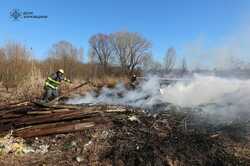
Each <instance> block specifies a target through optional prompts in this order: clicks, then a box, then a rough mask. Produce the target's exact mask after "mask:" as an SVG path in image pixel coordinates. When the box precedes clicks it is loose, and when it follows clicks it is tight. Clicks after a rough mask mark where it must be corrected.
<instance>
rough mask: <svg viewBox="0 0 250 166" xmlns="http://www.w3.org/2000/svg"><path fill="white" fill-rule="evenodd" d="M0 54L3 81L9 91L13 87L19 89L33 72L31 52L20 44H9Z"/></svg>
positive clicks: (0, 72)
mask: <svg viewBox="0 0 250 166" xmlns="http://www.w3.org/2000/svg"><path fill="white" fill-rule="evenodd" d="M0 54H1V55H0V56H1V68H2V69H1V71H0V75H1V81H2V82H3V85H4V86H5V88H6V90H7V91H8V89H9V88H11V87H17V85H18V84H19V83H20V82H21V81H22V80H24V79H25V78H26V76H27V73H28V72H29V71H30V70H31V65H30V62H31V61H30V52H29V51H27V49H26V48H25V47H24V46H23V45H21V44H19V43H15V42H9V43H7V44H6V45H5V46H4V48H3V49H2V51H1V53H0Z"/></svg>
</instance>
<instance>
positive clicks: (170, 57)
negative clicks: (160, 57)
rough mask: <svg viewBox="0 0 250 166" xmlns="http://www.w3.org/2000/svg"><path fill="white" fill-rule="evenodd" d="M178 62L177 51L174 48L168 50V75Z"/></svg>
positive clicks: (165, 61) (166, 58)
mask: <svg viewBox="0 0 250 166" xmlns="http://www.w3.org/2000/svg"><path fill="white" fill-rule="evenodd" d="M175 61H176V51H175V49H174V48H173V47H171V48H169V49H168V50H167V53H166V55H165V57H164V69H165V72H166V73H170V72H171V71H172V69H173V68H174V66H175Z"/></svg>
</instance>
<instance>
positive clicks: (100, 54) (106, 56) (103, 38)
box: [89, 34, 113, 73]
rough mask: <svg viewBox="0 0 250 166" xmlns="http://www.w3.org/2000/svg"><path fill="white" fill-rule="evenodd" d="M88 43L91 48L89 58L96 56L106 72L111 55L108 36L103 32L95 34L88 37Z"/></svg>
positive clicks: (111, 50)
mask: <svg viewBox="0 0 250 166" xmlns="http://www.w3.org/2000/svg"><path fill="white" fill-rule="evenodd" d="M89 44H90V49H91V50H90V52H91V56H92V57H91V58H97V60H98V62H99V63H100V64H101V65H102V67H103V70H104V73H106V72H107V68H108V64H109V63H110V60H111V57H112V55H113V49H112V48H111V42H110V37H109V36H108V35H105V34H97V35H94V36H92V37H91V38H90V40H89Z"/></svg>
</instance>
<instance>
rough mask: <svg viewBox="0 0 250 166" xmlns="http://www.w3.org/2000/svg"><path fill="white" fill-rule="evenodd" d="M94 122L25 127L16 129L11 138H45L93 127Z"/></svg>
mask: <svg viewBox="0 0 250 166" xmlns="http://www.w3.org/2000/svg"><path fill="white" fill-rule="evenodd" d="M94 126H95V123H94V122H85V123H67V124H59V125H57V124H47V125H41V126H39V125H37V126H34V127H28V128H27V127H26V128H22V129H18V130H16V131H14V132H13V136H16V137H22V138H30V137H38V136H46V135H51V134H63V133H69V132H76V131H81V130H84V129H88V128H91V127H94Z"/></svg>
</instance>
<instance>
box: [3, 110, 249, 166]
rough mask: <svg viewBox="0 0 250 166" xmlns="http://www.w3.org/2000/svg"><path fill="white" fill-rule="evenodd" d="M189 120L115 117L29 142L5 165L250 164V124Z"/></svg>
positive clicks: (182, 116) (180, 116)
mask: <svg viewBox="0 0 250 166" xmlns="http://www.w3.org/2000/svg"><path fill="white" fill-rule="evenodd" d="M194 116H197V115H194ZM187 117H190V113H187V112H185V111H183V112H176V111H174V110H173V111H168V112H157V113H152V112H145V113H136V112H133V113H129V114H124V115H120V116H119V117H117V118H113V120H112V121H113V122H112V123H113V125H112V126H105V125H103V126H101V127H98V128H94V129H87V130H84V131H80V132H75V133H68V134H57V135H51V136H45V137H35V138H28V139H25V140H24V144H25V145H26V146H28V147H29V148H30V149H32V150H29V151H28V152H25V153H19V154H17V153H15V152H11V151H10V152H8V153H7V154H1V156H0V165H42V166H45V165H51V166H52V165H60V166H61V165H91V166H92V165H94V166H95V165H121V166H123V165H129V166H131V165H136V166H138V165H139V166H140V165H141V166H144V165H148V166H150V165H156V166H163V165H169V166H177V165H190V166H191V165H192V166H194V165H209V166H211V165H250V143H249V142H250V135H249V130H248V129H249V128H248V127H249V126H242V125H241V124H238V125H236V124H230V125H224V126H223V125H222V126H216V127H215V126H211V125H208V124H205V123H203V122H200V121H199V122H198V121H195V120H194V119H197V117H194V118H193V117H192V118H190V119H188V120H187ZM191 121H192V125H190V122H191ZM242 127H243V128H244V127H245V129H247V130H242V129H243V128H242ZM241 130H242V131H241ZM26 151H27V150H26Z"/></svg>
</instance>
